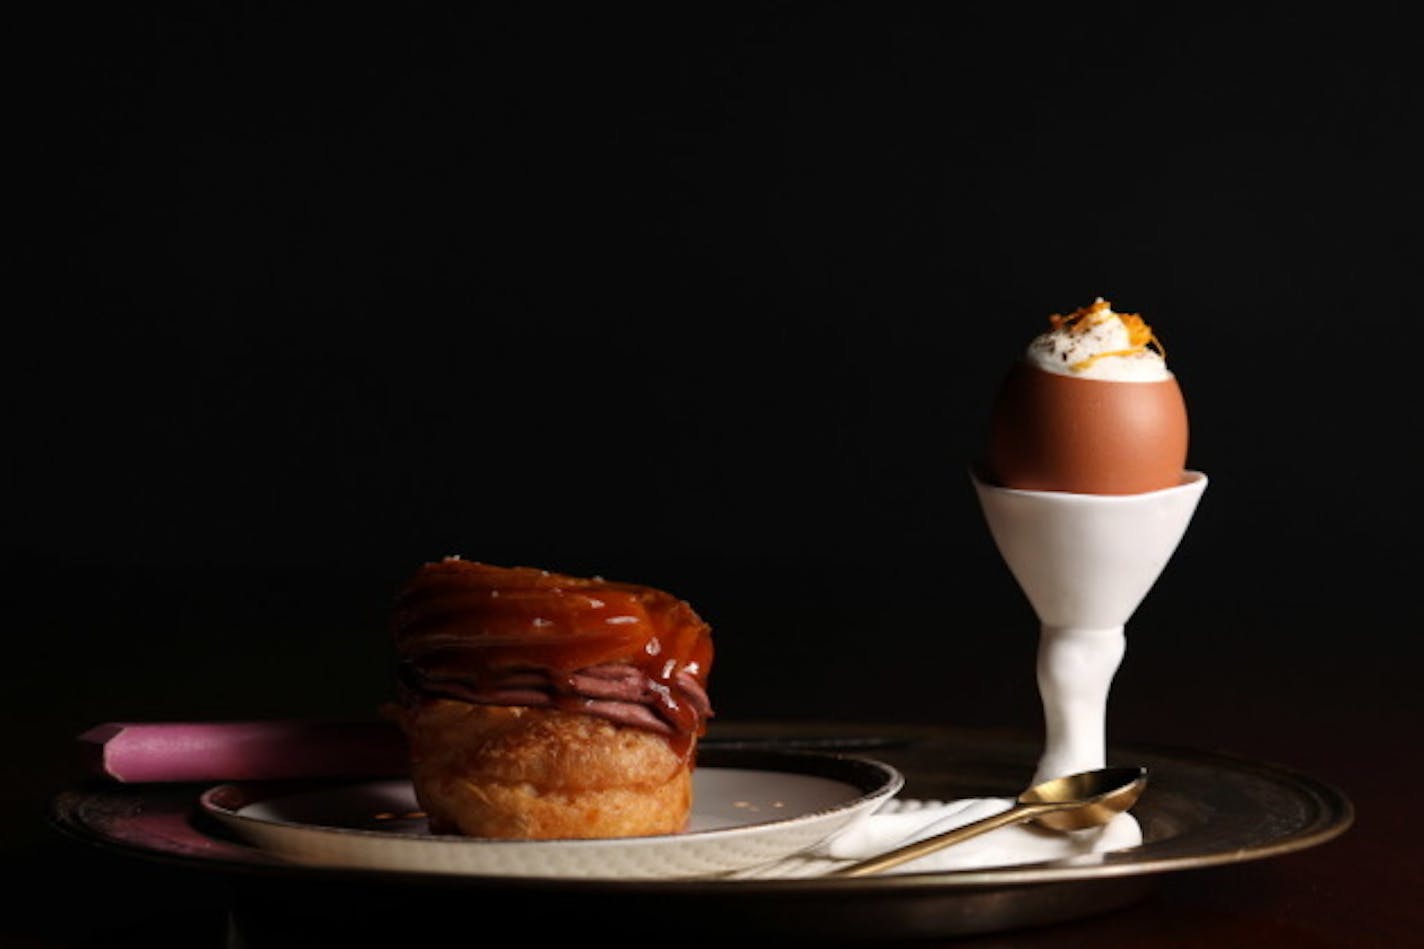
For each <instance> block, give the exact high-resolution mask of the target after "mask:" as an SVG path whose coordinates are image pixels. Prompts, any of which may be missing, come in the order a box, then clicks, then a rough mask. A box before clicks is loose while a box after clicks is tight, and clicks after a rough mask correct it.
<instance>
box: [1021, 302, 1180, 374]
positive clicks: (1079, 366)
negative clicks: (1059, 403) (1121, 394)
mask: <svg viewBox="0 0 1424 949" xmlns="http://www.w3.org/2000/svg"><path fill="white" fill-rule="evenodd" d="M1112 312H1113V310H1112V304H1110V303H1108V301H1106V300H1104V299H1103V298H1102V297H1099V298H1098V299H1096V300H1094V301H1093V302H1092V303H1090V304H1089V305H1088V306H1084V307H1079V308H1078V309H1076V310H1074V311H1073V312H1072V313H1068V314H1062V313H1055V314H1053V315H1052V316H1050V317H1049V318H1048V322H1049V324H1050V325H1051V326H1052V327H1053V328H1054V329H1066V330H1067V331H1068V332H1070V333H1086V332H1087V331H1088V330H1089V329H1091V328H1092V327H1094V326H1096V325H1098V324H1099V323H1101V322H1103V321H1104V320H1107V319H1110V318H1111V316H1112ZM1117 317H1118V319H1120V320H1122V325H1123V326H1124V327H1126V328H1127V341H1128V343H1129V347H1128V348H1127V349H1117V350H1113V351H1111V352H1106V353H1098V354H1096V355H1093V356H1089V357H1088V358H1087V359H1080V360H1079V361H1078V362H1075V363H1073V364H1072V365H1071V366H1069V367H1068V368H1070V369H1072V370H1073V371H1074V372H1081V371H1082V370H1084V369H1086V368H1087V367H1088V366H1091V365H1092V364H1093V363H1095V362H1097V361H1098V360H1099V359H1106V358H1107V357H1109V356H1132V355H1135V354H1137V353H1140V352H1143V351H1144V350H1146V349H1147V348H1148V347H1151V348H1152V349H1155V350H1156V351H1157V353H1158V354H1159V355H1160V356H1162V358H1164V359H1165V358H1166V357H1167V350H1166V349H1165V348H1164V347H1163V346H1162V343H1161V341H1160V340H1158V339H1157V337H1156V336H1154V335H1153V334H1152V327H1150V326H1148V325H1147V323H1146V321H1145V320H1143V319H1142V317H1141V316H1140V315H1139V314H1136V313H1118V314H1117Z"/></svg>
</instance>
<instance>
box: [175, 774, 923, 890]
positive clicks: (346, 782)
mask: <svg viewBox="0 0 1424 949" xmlns="http://www.w3.org/2000/svg"><path fill="white" fill-rule="evenodd" d="M699 757H700V759H701V760H700V761H699V763H698V766H697V769H696V771H695V772H694V779H695V774H696V772H697V771H702V772H710V771H731V770H740V771H752V772H762V773H767V774H788V775H790V774H794V775H803V776H806V777H816V778H823V779H826V780H832V781H838V782H839V783H841V784H844V785H846V786H847V787H849V788H851V789H853V790H854V791H856V792H858V793H857V794H856V795H855V796H854V797H852V798H849V799H847V800H845V801H842V802H841V803H839V804H836V805H833V806H829V807H820V808H816V809H815V810H811V811H806V812H804V813H801V814H797V815H795V816H794V817H781V818H777V817H773V818H768V819H766V820H759V821H755V822H752V823H748V824H738V825H736V826H732V827H713V828H708V829H706V830H691V831H685V832H682V833H677V834H650V835H647V836H643V837H620V838H557V839H552V840H504V839H498V838H471V837H464V836H460V835H456V834H422V835H415V834H392V833H390V832H388V831H381V830H370V829H365V828H359V827H334V826H329V825H324V824H305V823H299V822H292V821H280V820H269V819H266V818H261V817H255V816H253V815H251V814H242V813H240V810H241V808H243V807H246V806H249V805H251V804H256V803H259V802H260V801H263V800H270V799H272V797H274V796H277V795H287V794H295V793H302V789H303V785H299V784H297V783H294V782H262V781H228V782H223V783H221V784H217V785H213V786H211V787H209V788H207V789H206V790H204V791H202V792H201V793H199V795H198V797H197V806H198V807H199V808H201V809H202V810H203V811H204V812H205V813H206V814H208V815H209V816H211V817H212V818H214V819H215V820H219V821H227V822H234V823H237V824H242V825H253V824H255V825H260V826H262V827H264V828H281V829H283V830H294V831H298V832H301V833H304V834H323V835H333V836H339V837H351V836H355V837H360V838H367V839H372V840H381V841H400V840H408V841H411V842H412V843H419V844H420V845H434V846H439V847H446V846H449V847H470V846H472V845H473V846H479V847H481V848H500V849H506V848H508V849H510V850H517V849H534V848H539V849H549V848H554V847H557V848H560V849H564V848H574V849H579V850H594V849H598V848H604V847H618V848H620V849H621V848H630V849H638V848H653V847H664V846H668V845H669V844H672V843H674V842H676V841H691V842H693V843H715V842H717V841H720V840H722V839H726V838H738V837H746V836H760V835H764V834H767V833H772V832H775V831H777V830H781V829H790V828H794V827H796V826H797V825H800V824H807V823H812V822H815V821H818V820H825V819H828V818H831V817H834V816H836V815H840V814H847V813H853V812H856V811H858V810H861V809H864V808H867V807H870V806H871V805H874V804H877V803H879V802H884V801H886V800H889V799H890V798H892V797H894V796H895V795H896V794H898V793H899V792H900V789H901V788H903V787H904V784H905V776H904V774H903V773H901V771H900V770H899V769H898V768H896V767H895V766H893V765H890V764H887V763H886V762H883V761H880V760H879V759H875V758H868V757H865V756H863V755H849V754H840V753H829V752H814V751H801V750H797V751H790V750H788V751H768V750H764V749H738V748H712V749H704V750H703V751H701V752H700V754H699ZM708 759H711V763H705V762H707V761H708ZM392 780H394V781H400V780H403V779H402V778H400V777H385V778H379V777H378V778H357V779H349V778H348V779H340V780H336V781H323V782H318V783H316V784H306V785H305V786H304V789H305V790H311V789H313V788H314V787H315V788H321V787H326V788H333V789H336V788H351V787H357V786H360V785H364V784H371V783H375V782H378V781H392ZM225 794H236V795H240V796H242V800H241V802H240V803H238V804H237V806H236V807H227V806H224V805H222V804H220V803H218V802H217V801H216V798H218V797H220V796H223V795H225ZM693 806H694V808H695V807H696V804H695V802H694V804H693ZM352 869H357V870H360V869H364V868H362V867H353V868H352ZM382 872H391V871H389V870H385V871H382ZM454 875H455V876H465V875H466V874H463V873H460V874H454ZM469 875H472V876H488V874H469ZM539 879H555V880H561V879H572V878H566V877H558V876H555V877H539ZM604 879H609V878H604Z"/></svg>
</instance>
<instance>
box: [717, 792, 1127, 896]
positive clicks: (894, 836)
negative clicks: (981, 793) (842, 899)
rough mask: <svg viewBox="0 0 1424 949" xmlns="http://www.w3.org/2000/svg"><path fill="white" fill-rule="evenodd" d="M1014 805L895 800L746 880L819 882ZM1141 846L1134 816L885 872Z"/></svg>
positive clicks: (965, 848)
mask: <svg viewBox="0 0 1424 949" xmlns="http://www.w3.org/2000/svg"><path fill="white" fill-rule="evenodd" d="M1012 805H1013V801H1012V800H1010V799H1009V798H966V799H963V800H957V801H925V800H917V799H913V798H911V799H906V800H901V799H898V798H895V799H891V800H889V801H887V802H885V804H884V805H882V806H881V807H880V808H879V809H878V810H877V811H875V812H874V813H873V814H867V815H865V816H863V817H861V818H860V819H859V820H857V821H856V822H855V823H853V824H851V825H850V826H848V827H846V828H844V829H843V830H841V831H840V832H838V833H837V834H835V835H834V836H833V837H831V838H830V839H829V840H827V841H825V842H824V843H822V844H820V845H819V846H817V847H815V848H813V849H812V850H810V851H808V852H806V853H804V854H802V855H800V856H797V857H793V858H790V859H788V860H783V861H779V862H778V863H776V864H774V865H771V866H768V867H760V868H757V869H756V870H754V871H750V872H748V873H747V874H744V875H746V876H755V877H757V878H759V879H760V878H768V879H769V878H775V877H806V876H820V875H821V874H824V873H827V872H829V871H831V870H834V869H836V868H837V867H840V866H843V865H845V864H846V863H849V862H852V861H855V860H863V859H866V858H868V857H873V856H876V855H877V854H881V853H884V852H886V851H888V850H893V849H895V848H896V847H899V846H902V845H904V844H907V843H912V842H913V841H916V840H920V839H922V838H925V837H929V836H931V835H933V834H938V833H941V832H943V831H946V830H952V829H954V828H956V827H962V826H963V825H965V824H968V823H970V822H971V821H976V820H979V819H981V818H984V817H989V816H992V815H994V814H998V813H1001V812H1002V811H1005V810H1008V809H1009V807H1011V806H1012ZM1141 842H1142V830H1141V828H1140V827H1139V826H1138V823H1137V820H1136V819H1135V818H1133V816H1132V815H1131V814H1120V815H1118V816H1117V817H1115V818H1114V819H1113V820H1112V821H1111V822H1109V823H1108V824H1107V825H1106V826H1103V827H1096V828H1091V829H1089V830H1078V831H1070V832H1066V833H1065V832H1062V831H1053V830H1045V829H1042V828H1039V827H1035V826H1033V825H1031V824H1015V825H1011V826H1008V827H1000V828H998V829H997V830H991V831H989V832H988V833H986V834H981V835H979V836H978V837H971V838H970V839H969V840H964V841H961V842H959V843H957V844H954V845H952V846H949V847H946V848H945V849H943V850H940V851H937V852H935V853H931V854H926V855H925V856H923V857H920V858H918V859H916V860H912V861H910V862H908V863H904V864H901V865H900V866H898V867H891V868H889V869H887V870H884V871H882V872H883V873H887V874H889V873H924V872H926V871H941V870H967V869H980V868H988V867H1003V866H1014V865H1018V864H1025V863H1038V862H1041V861H1046V860H1064V859H1073V860H1075V861H1083V862H1088V861H1092V860H1096V859H1098V858H1099V855H1101V854H1103V853H1107V852H1109V851H1113V850H1121V849H1124V848H1127V847H1134V846H1137V845H1138V844H1140V843H1141Z"/></svg>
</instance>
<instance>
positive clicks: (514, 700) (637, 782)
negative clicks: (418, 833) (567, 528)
mask: <svg viewBox="0 0 1424 949" xmlns="http://www.w3.org/2000/svg"><path fill="white" fill-rule="evenodd" d="M393 634H394V638H395V644H396V649H397V652H398V655H399V659H400V664H399V667H398V677H397V680H398V701H397V702H396V703H395V705H394V707H393V709H392V714H393V717H395V719H396V720H397V721H398V722H399V723H400V725H401V727H402V728H403V730H404V731H405V734H406V737H407V740H408V742H409V744H410V750H411V777H412V781H413V784H414V786H415V792H416V795H417V798H418V799H419V801H420V804H421V806H422V807H423V808H424V809H425V811H426V813H427V814H428V816H429V821H430V828H431V830H432V831H433V832H435V833H455V834H464V835H466V836H476V837H498V838H523V839H534V838H538V839H545V838H557V837H626V836H640V835H645V834H660V833H673V832H676V831H679V830H681V829H683V828H684V827H685V825H686V823H687V818H688V815H689V813H690V812H691V801H692V771H693V769H694V767H695V764H696V749H697V740H698V738H700V737H701V736H702V734H703V733H704V732H705V729H706V722H707V719H708V718H709V717H711V714H712V708H711V703H710V701H709V699H708V695H707V674H708V671H709V669H710V667H711V663H712V640H711V632H710V628H709V627H708V625H707V624H706V623H705V622H703V621H702V619H701V618H699V617H698V615H697V614H696V613H695V612H694V611H693V610H692V607H691V606H689V605H688V604H687V603H686V602H684V601H682V600H679V599H677V598H676V597H673V596H671V595H670V594H667V593H664V592H662V591H660V590H655V589H652V588H650V587H645V586H638V585H635V584H628V583H614V582H609V581H605V580H603V579H601V578H591V579H586V578H581V577H571V576H565V575H562V574H556V573H551V572H549V571H546V570H538V569H534V568H530V567H495V566H490V565H487V564H482V563H478V562H474V561H466V560H460V559H458V558H447V559H445V560H443V561H439V562H437V563H429V564H426V565H425V566H423V567H422V568H421V569H420V570H419V571H418V572H417V574H416V576H415V577H414V578H413V580H412V581H411V582H410V583H409V585H408V586H407V587H406V589H405V590H404V591H403V592H402V593H401V595H400V597H399V599H398V601H397V604H396V613H395V618H394V622H393Z"/></svg>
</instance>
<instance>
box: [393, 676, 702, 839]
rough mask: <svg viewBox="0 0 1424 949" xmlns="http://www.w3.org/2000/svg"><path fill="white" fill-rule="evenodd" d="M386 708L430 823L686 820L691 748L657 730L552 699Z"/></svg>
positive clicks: (581, 831)
mask: <svg viewBox="0 0 1424 949" xmlns="http://www.w3.org/2000/svg"><path fill="white" fill-rule="evenodd" d="M394 714H395V717H396V718H397V720H398V721H399V722H400V724H401V727H402V728H403V729H404V731H405V733H406V738H407V740H408V742H409V744H410V749H411V780H412V783H413V785H414V788H415V793H416V797H417V799H418V800H419V802H420V805H421V807H422V808H424V809H425V811H426V813H427V814H428V816H429V821H430V829H431V831H432V832H434V833H440V834H462V835H464V836H468V837H495V838H509V839H552V838H589V837H634V836H643V835H648V834H667V833H676V832H678V831H680V830H683V829H684V828H685V827H686V825H687V819H688V815H689V814H690V813H691V810H692V763H691V762H692V757H693V756H692V755H689V756H688V758H687V760H684V759H683V758H681V757H679V756H678V755H677V754H675V753H674V752H673V750H672V748H671V747H670V746H669V744H668V742H667V740H666V739H665V738H663V737H662V736H660V735H656V734H653V733H652V732H648V731H644V730H642V729H638V728H629V727H626V726H622V725H615V724H613V723H611V722H608V721H605V720H603V719H600V718H594V717H593V716H590V715H583V714H579V713H576V712H566V711H562V710H559V709H541V708H524V707H520V706H505V705H472V704H469V703H466V702H460V701H457V700H454V699H443V698H431V699H425V700H422V701H419V702H417V703H416V704H414V705H411V706H406V707H402V708H400V709H398V710H396V711H395V712H394Z"/></svg>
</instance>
